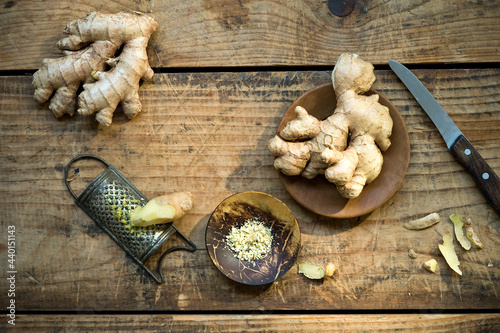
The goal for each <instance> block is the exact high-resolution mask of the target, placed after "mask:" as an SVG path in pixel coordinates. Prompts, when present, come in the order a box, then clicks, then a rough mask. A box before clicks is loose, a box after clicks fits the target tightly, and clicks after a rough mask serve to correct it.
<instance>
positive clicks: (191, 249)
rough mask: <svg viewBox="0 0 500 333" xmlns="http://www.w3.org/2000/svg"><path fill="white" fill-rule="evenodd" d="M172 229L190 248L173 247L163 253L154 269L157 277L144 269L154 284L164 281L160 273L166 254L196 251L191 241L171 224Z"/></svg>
mask: <svg viewBox="0 0 500 333" xmlns="http://www.w3.org/2000/svg"><path fill="white" fill-rule="evenodd" d="M172 228H174V229H175V231H176V232H177V233H178V234H179V236H180V237H181V238H182V239H184V241H185V242H187V243H188V244H189V245H190V246H189V247H188V246H173V247H171V248H170V249H168V250H166V251H165V252H163V254H162V255H161V257H160V259H158V266H157V268H156V270H157V272H158V276H159V277H156V276H155V275H154V274H153V273H152V272H151V271H149V270H148V269H147V268H146V270H147V271H148V273H149V274H150V275H151V277H153V279H155V280H156V282H158V283H163V282H164V281H165V279H164V278H163V273H162V271H161V266H162V264H163V260H164V259H165V257H166V255H167V254H169V253H171V252H174V251H179V250H186V251H190V252H193V251H195V250H196V245H195V244H194V243H193V241H191V240H190V239H189V238H187V237H186V236H185V235H184V234H183V233H182V232H181V231H180V230H179V229H177V227H176V226H175V225H173V224H172Z"/></svg>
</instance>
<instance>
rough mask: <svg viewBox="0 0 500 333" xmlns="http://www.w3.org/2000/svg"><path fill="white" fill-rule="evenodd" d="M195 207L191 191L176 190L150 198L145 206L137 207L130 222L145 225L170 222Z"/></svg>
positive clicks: (135, 224)
mask: <svg viewBox="0 0 500 333" xmlns="http://www.w3.org/2000/svg"><path fill="white" fill-rule="evenodd" d="M191 208H193V195H192V194H191V193H190V192H175V193H170V194H166V195H162V196H159V197H156V198H154V199H151V200H149V202H148V203H147V204H146V205H145V206H143V207H137V208H136V209H134V211H133V212H132V213H131V215H130V223H131V224H132V225H134V226H140V227H145V226H148V225H153V224H160V223H169V222H173V221H175V220H178V219H180V218H181V217H183V216H184V215H185V214H186V213H187V212H188V211H189V210H191Z"/></svg>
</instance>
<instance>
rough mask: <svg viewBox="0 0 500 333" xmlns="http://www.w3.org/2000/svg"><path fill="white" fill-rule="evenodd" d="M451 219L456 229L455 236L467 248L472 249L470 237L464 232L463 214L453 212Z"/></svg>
mask: <svg viewBox="0 0 500 333" xmlns="http://www.w3.org/2000/svg"><path fill="white" fill-rule="evenodd" d="M450 220H451V222H452V223H453V229H454V231H455V237H456V238H457V240H458V242H459V243H460V245H462V247H463V248H464V249H466V250H470V248H471V244H470V242H469V239H467V237H466V236H465V234H464V222H463V221H462V216H461V215H460V214H458V213H455V214H452V215H451V216H450Z"/></svg>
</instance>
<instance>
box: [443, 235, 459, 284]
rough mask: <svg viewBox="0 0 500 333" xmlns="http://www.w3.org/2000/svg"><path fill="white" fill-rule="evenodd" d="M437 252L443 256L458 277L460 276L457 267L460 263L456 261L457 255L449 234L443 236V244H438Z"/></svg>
mask: <svg viewBox="0 0 500 333" xmlns="http://www.w3.org/2000/svg"><path fill="white" fill-rule="evenodd" d="M438 246H439V251H441V254H442V255H443V257H444V259H445V260H446V263H447V264H448V266H450V268H451V269H453V270H454V271H455V272H457V273H458V274H459V275H462V271H461V270H460V268H458V266H459V265H460V261H458V256H457V253H456V252H455V247H454V246H453V237H452V236H451V235H450V234H444V235H443V244H438Z"/></svg>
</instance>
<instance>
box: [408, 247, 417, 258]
mask: <svg viewBox="0 0 500 333" xmlns="http://www.w3.org/2000/svg"><path fill="white" fill-rule="evenodd" d="M408 257H410V258H411V259H417V257H418V255H417V253H416V252H415V250H414V249H410V250H408Z"/></svg>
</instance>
